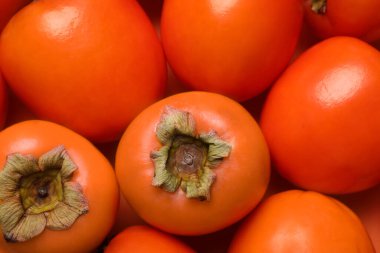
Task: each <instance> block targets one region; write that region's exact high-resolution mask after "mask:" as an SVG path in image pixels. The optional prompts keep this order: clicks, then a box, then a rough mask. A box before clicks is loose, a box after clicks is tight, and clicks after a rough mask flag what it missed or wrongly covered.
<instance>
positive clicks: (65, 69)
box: [0, 0, 166, 142]
mask: <svg viewBox="0 0 380 253" xmlns="http://www.w3.org/2000/svg"><path fill="white" fill-rule="evenodd" d="M0 44H1V46H0V55H1V56H0V64H1V68H2V71H3V73H4V77H5V79H6V80H7V82H8V84H9V86H10V88H11V89H12V90H13V91H14V93H15V94H16V95H17V96H18V97H19V98H20V99H21V100H22V101H23V102H24V103H25V105H26V106H27V107H28V108H29V109H30V110H31V111H32V112H33V113H34V114H35V115H36V116H37V117H38V118H40V119H45V120H49V121H54V122H56V123H59V124H61V125H64V126H66V127H69V128H71V129H73V130H74V131H76V132H78V133H80V134H81V135H83V136H85V137H87V138H88V139H90V140H92V141H95V142H105V141H111V140H116V139H117V138H119V137H120V135H121V134H122V132H123V130H124V129H125V127H126V126H127V125H128V123H129V122H130V121H131V120H132V119H133V118H134V117H135V116H136V115H137V114H138V113H139V112H140V111H141V110H142V109H144V108H145V107H146V106H148V105H150V104H151V103H153V102H155V101H156V100H157V99H159V98H161V96H163V94H164V91H165V82H166V62H165V59H164V55H163V51H162V48H161V45H160V42H159V40H158V36H157V34H156V31H155V30H154V28H153V26H152V24H151V22H150V20H149V19H148V17H147V16H146V14H145V13H144V11H143V10H142V9H141V7H140V5H139V4H138V3H137V1H125V0H109V1H103V0H62V1H50V0H47V1H33V2H32V3H30V4H29V5H27V6H26V7H24V8H23V9H22V10H21V11H19V12H18V13H17V14H16V15H15V16H14V17H13V18H12V20H11V21H10V22H9V23H8V24H7V26H6V27H5V28H4V31H3V33H2V35H1V43H0Z"/></svg>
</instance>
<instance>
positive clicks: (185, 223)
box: [116, 92, 270, 235]
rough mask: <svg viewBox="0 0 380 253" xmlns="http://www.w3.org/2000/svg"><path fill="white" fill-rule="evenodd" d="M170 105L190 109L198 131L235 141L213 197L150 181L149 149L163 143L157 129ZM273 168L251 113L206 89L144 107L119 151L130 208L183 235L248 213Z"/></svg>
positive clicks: (218, 170)
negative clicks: (170, 189) (188, 194)
mask: <svg viewBox="0 0 380 253" xmlns="http://www.w3.org/2000/svg"><path fill="white" fill-rule="evenodd" d="M167 105H170V106H172V107H174V108H176V109H180V110H183V111H187V112H189V113H191V114H192V115H193V117H194V119H195V122H196V123H195V124H196V131H197V133H198V134H199V133H207V132H210V131H212V130H215V131H216V133H217V134H218V135H219V136H220V138H222V139H223V140H224V141H227V142H228V143H230V145H231V146H232V151H231V153H230V155H229V156H228V157H227V158H225V159H223V161H222V162H221V163H220V164H219V165H218V166H217V167H216V168H215V169H213V171H214V173H215V175H216V179H215V182H214V183H213V185H212V186H211V194H210V195H211V198H210V200H209V201H199V200H198V199H188V198H186V196H185V193H184V192H183V191H181V190H177V191H176V192H174V193H169V192H166V191H164V190H162V189H160V188H158V187H154V186H152V178H153V173H154V167H153V162H152V160H151V158H150V153H151V152H152V151H154V150H157V149H159V148H160V147H161V146H162V145H161V144H160V142H159V141H158V139H157V137H156V134H155V128H156V125H157V124H158V122H159V120H160V118H161V115H162V112H163V110H164V107H165V106H167ZM269 169H270V168H269V156H268V149H267V146H266V143H265V140H264V138H263V135H262V133H261V130H260V128H259V127H258V124H257V123H256V121H255V120H254V119H253V118H252V116H251V115H250V114H249V113H248V112H247V111H246V110H245V109H244V108H243V107H242V106H241V105H239V104H238V103H237V102H235V101H233V100H230V99H228V98H227V97H224V96H221V95H218V94H212V93H206V92H187V93H180V94H177V95H174V96H171V97H167V98H165V99H163V100H161V101H159V102H157V103H155V104H153V105H152V106H150V107H148V108H147V109H145V110H144V111H143V112H142V113H141V114H140V115H139V116H137V117H136V118H135V120H134V121H133V122H132V123H131V124H130V125H129V127H128V128H127V130H126V131H125V133H124V134H123V136H122V138H121V140H120V143H119V146H118V150H117V153H116V176H117V178H118V181H119V185H120V189H121V191H122V193H123V195H124V196H125V198H126V200H127V201H128V202H129V204H130V205H131V207H132V208H133V209H134V210H135V211H136V213H137V214H138V215H139V216H140V217H141V218H142V219H144V220H145V221H146V222H147V223H149V224H151V225H153V226H156V227H158V228H160V229H162V230H164V231H167V232H171V233H175V234H181V235H200V234H206V233H211V232H214V231H217V230H219V229H222V228H225V227H227V226H228V225H231V224H232V223H234V222H236V221H238V220H239V219H241V218H242V217H243V216H245V215H246V214H247V213H248V212H250V211H251V210H252V209H253V208H254V207H255V206H256V205H257V204H258V202H259V201H260V200H261V198H262V197H263V195H264V193H265V190H266V188H267V185H268V181H269V172H270V171H269Z"/></svg>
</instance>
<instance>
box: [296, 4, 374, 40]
mask: <svg viewBox="0 0 380 253" xmlns="http://www.w3.org/2000/svg"><path fill="white" fill-rule="evenodd" d="M303 2H304V10H305V22H306V23H307V24H308V26H309V30H310V31H311V32H313V33H314V34H315V35H317V36H318V37H319V38H321V39H326V38H329V37H333V36H351V37H357V38H360V39H362V40H365V41H367V42H374V41H376V40H379V39H380V15H379V9H380V1H378V0H360V1H357V0H303Z"/></svg>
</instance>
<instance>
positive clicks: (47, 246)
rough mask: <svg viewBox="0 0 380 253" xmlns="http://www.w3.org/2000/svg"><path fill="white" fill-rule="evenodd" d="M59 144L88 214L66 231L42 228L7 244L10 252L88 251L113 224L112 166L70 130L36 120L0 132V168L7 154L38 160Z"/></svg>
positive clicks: (115, 189)
mask: <svg viewBox="0 0 380 253" xmlns="http://www.w3.org/2000/svg"><path fill="white" fill-rule="evenodd" d="M60 144H63V145H64V146H65V148H66V150H67V151H68V153H69V155H70V157H71V158H72V160H73V161H74V163H76V165H77V166H78V170H77V171H75V174H74V176H73V179H72V180H73V181H76V182H79V183H80V184H81V185H82V187H83V192H84V194H85V196H86V197H87V200H88V203H89V212H88V213H87V214H85V215H82V216H80V217H79V218H78V219H77V220H76V221H75V223H74V224H73V226H72V227H70V228H69V229H68V230H61V231H53V230H47V229H45V230H44V232H42V233H41V234H40V235H39V236H37V237H34V238H32V239H30V240H28V241H26V242H23V243H7V247H8V248H9V250H10V252H14V253H24V252H28V253H29V252H38V253H51V252H56V253H59V252H62V253H63V252H65V253H66V252H70V253H76V252H77V253H84V252H90V251H91V250H94V249H95V248H96V247H98V246H99V245H100V244H101V243H102V241H103V239H104V238H105V237H106V235H107V234H108V233H109V231H110V229H111V227H112V225H113V222H114V220H115V215H116V211H117V207H118V200H119V191H118V186H117V182H116V178H115V174H114V172H113V169H112V166H111V165H110V163H109V162H108V161H107V159H106V158H105V157H104V156H103V155H102V154H101V153H100V152H99V151H98V150H97V149H96V148H95V147H94V146H93V145H92V144H91V143H90V142H89V141H87V140H86V139H84V138H83V137H82V136H80V135H78V134H76V133H74V132H72V131H71V130H69V129H67V128H64V127H62V126H60V125H57V124H54V123H50V122H46V121H40V120H30V121H24V122H21V123H18V124H15V125H13V126H11V127H9V128H6V129H5V130H3V131H2V132H1V133H0V166H1V168H2V167H3V166H4V163H5V159H6V156H7V155H8V154H11V153H15V152H19V153H24V154H32V155H34V156H36V157H39V156H40V155H42V154H43V153H45V152H47V151H49V150H50V149H52V148H54V147H56V146H58V145H60Z"/></svg>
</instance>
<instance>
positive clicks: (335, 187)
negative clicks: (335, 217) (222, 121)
mask: <svg viewBox="0 0 380 253" xmlns="http://www.w3.org/2000/svg"><path fill="white" fill-rule="evenodd" d="M379 83H380V53H379V52H378V51H377V50H376V49H374V48H373V47H371V46H369V45H368V44H366V43H365V42H363V41H360V40H358V39H355V38H350V37H335V38H332V39H328V40H325V41H324V42H321V43H319V44H317V45H315V46H314V47H312V48H310V49H309V50H307V51H305V52H304V53H303V54H302V55H301V56H299V58H298V59H296V61H295V62H294V63H293V64H292V65H291V66H290V67H289V68H288V69H287V70H286V71H285V72H284V74H283V75H282V76H281V77H280V79H279V80H278V81H277V82H276V83H275V84H274V86H273V89H272V90H271V91H270V92H269V95H268V97H267V100H266V102H265V104H264V108H263V112H262V115H261V116H262V117H261V127H262V130H263V133H264V135H265V137H266V140H267V142H268V145H269V149H270V152H271V158H272V161H273V164H274V166H275V167H276V169H277V170H278V171H279V172H280V173H281V175H282V176H284V177H285V178H287V179H288V180H289V181H291V182H293V183H295V184H296V185H298V186H300V187H303V188H306V189H312V190H316V191H321V192H325V193H349V192H355V191H360V190H364V189H367V188H369V187H371V186H374V185H376V184H378V183H379V182H380V170H379V167H380V156H379V155H378V154H379V152H380V146H379V142H380V136H379V134H378V130H379V128H380V100H379V99H378V98H379V96H380V86H379Z"/></svg>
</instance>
